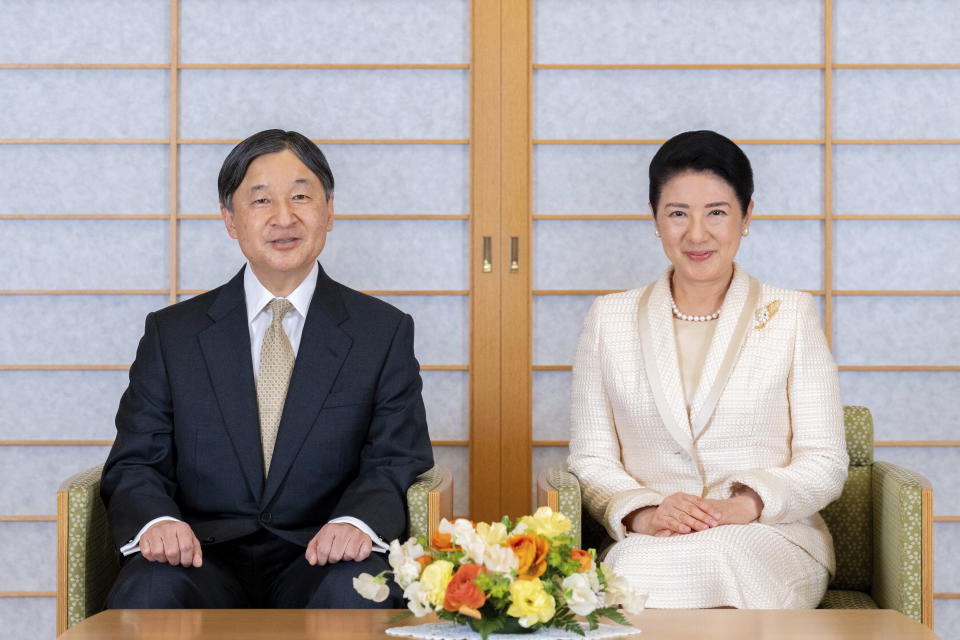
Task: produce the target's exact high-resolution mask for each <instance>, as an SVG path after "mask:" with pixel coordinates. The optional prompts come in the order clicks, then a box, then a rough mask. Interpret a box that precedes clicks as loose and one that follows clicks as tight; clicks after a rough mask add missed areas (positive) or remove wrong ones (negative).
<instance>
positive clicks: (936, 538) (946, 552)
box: [933, 486, 960, 592]
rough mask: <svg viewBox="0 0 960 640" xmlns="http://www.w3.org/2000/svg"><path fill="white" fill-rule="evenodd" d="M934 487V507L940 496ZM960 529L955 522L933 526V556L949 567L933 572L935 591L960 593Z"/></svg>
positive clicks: (938, 567)
mask: <svg viewBox="0 0 960 640" xmlns="http://www.w3.org/2000/svg"><path fill="white" fill-rule="evenodd" d="M936 489H937V487H936V486H934V494H933V495H934V507H935V508H936V502H937V500H936V498H938V497H939V495H938V494H937V492H936ZM957 549H960V527H958V526H957V525H956V524H955V523H953V522H938V523H936V524H934V525H933V555H934V557H936V558H937V559H938V560H939V559H941V558H942V559H943V560H944V561H945V562H944V563H945V564H946V565H947V566H942V565H940V564H939V563H938V564H937V566H936V570H935V571H934V572H933V590H934V591H954V592H956V591H960V556H958V555H957Z"/></svg>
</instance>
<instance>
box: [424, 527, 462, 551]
mask: <svg viewBox="0 0 960 640" xmlns="http://www.w3.org/2000/svg"><path fill="white" fill-rule="evenodd" d="M430 546H431V547H433V548H434V549H436V550H437V551H453V550H455V549H456V547H455V546H454V544H453V536H451V535H450V534H449V533H440V532H439V531H437V532H434V534H433V537H432V538H430Z"/></svg>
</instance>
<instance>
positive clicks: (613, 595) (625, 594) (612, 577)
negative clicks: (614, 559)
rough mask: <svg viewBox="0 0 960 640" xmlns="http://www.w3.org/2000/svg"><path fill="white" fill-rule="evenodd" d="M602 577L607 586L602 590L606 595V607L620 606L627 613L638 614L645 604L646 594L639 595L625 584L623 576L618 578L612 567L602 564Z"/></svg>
mask: <svg viewBox="0 0 960 640" xmlns="http://www.w3.org/2000/svg"><path fill="white" fill-rule="evenodd" d="M601 566H602V568H603V575H604V576H605V577H606V579H607V586H606V588H605V589H604V593H605V595H606V604H607V605H608V606H613V605H618V604H619V605H620V606H622V607H623V609H624V611H626V612H627V613H630V614H633V613H640V612H641V611H643V607H644V605H646V604H647V594H646V593H640V592H639V591H637V590H636V589H634V588H633V587H632V586H630V583H629V582H627V579H626V578H624V577H623V576H618V575H616V574H615V573H614V572H613V567H611V566H610V565H608V564H607V563H603V564H602V565H601Z"/></svg>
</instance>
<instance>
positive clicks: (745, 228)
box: [743, 227, 750, 238]
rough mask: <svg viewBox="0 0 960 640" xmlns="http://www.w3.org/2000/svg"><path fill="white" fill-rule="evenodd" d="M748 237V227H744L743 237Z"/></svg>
mask: <svg viewBox="0 0 960 640" xmlns="http://www.w3.org/2000/svg"><path fill="white" fill-rule="evenodd" d="M748 235H750V227H744V228H743V237H744V238H746V237H747V236H748Z"/></svg>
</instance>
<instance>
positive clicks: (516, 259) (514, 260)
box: [510, 236, 520, 273]
mask: <svg viewBox="0 0 960 640" xmlns="http://www.w3.org/2000/svg"><path fill="white" fill-rule="evenodd" d="M518 271H520V238H519V237H517V236H510V272H511V273H517V272H518Z"/></svg>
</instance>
